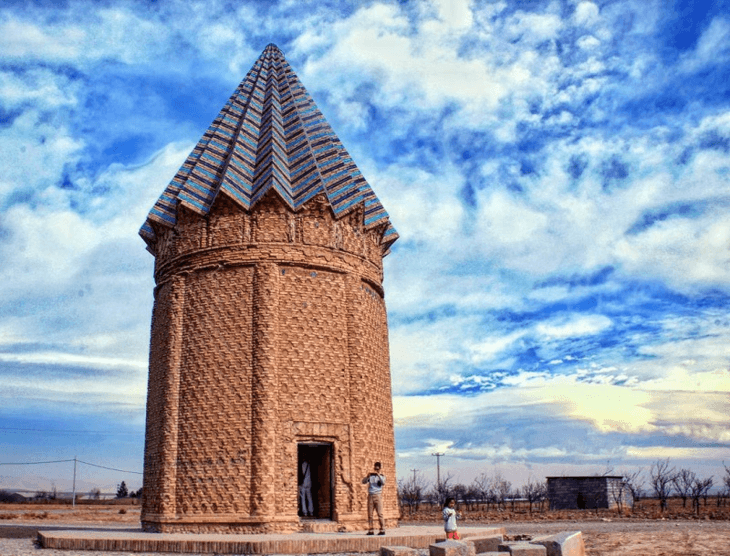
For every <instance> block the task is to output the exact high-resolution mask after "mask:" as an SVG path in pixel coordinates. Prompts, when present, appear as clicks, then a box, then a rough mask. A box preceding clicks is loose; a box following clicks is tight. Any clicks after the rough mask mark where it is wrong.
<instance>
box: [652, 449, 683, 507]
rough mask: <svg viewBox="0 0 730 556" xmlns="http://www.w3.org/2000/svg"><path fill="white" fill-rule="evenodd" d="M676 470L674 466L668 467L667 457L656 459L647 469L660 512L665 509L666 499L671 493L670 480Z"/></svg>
mask: <svg viewBox="0 0 730 556" xmlns="http://www.w3.org/2000/svg"><path fill="white" fill-rule="evenodd" d="M675 474H676V471H675V469H674V467H672V468H670V467H669V458H667V459H665V460H657V461H656V462H654V463H653V464H652V465H651V468H650V469H649V476H650V478H651V487H652V489H653V490H654V494H655V495H656V497H657V498H658V499H659V508H660V509H661V511H662V513H663V512H664V510H666V509H667V499H668V498H669V495H670V494H671V493H672V480H673V479H674V476H675Z"/></svg>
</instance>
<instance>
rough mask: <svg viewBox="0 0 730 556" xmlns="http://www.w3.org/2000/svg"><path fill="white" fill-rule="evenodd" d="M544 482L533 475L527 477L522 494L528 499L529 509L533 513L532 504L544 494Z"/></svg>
mask: <svg viewBox="0 0 730 556" xmlns="http://www.w3.org/2000/svg"><path fill="white" fill-rule="evenodd" d="M542 485H543V483H540V482H538V481H535V480H534V479H533V478H532V476H530V477H529V478H528V479H527V484H525V485H524V486H523V487H522V496H523V497H524V498H526V499H527V503H528V504H529V508H530V509H529V511H530V514H532V505H533V504H534V503H535V502H538V501H539V500H540V497H541V496H542V494H543V488H542Z"/></svg>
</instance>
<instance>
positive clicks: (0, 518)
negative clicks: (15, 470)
mask: <svg viewBox="0 0 730 556" xmlns="http://www.w3.org/2000/svg"><path fill="white" fill-rule="evenodd" d="M679 506H680V507H681V501H680V502H679ZM675 509H676V508H675ZM650 510H651V508H650V507H648V506H647V508H645V509H644V510H641V508H639V511H637V512H636V514H635V515H631V514H629V515H623V516H618V515H617V514H616V512H608V511H600V512H599V513H598V514H596V513H595V512H594V511H587V510H586V511H582V512H579V511H576V512H535V513H533V514H532V515H530V514H529V513H528V512H525V514H523V513H521V512H519V511H518V512H496V511H495V512H493V513H492V512H491V511H488V512H487V511H481V512H478V511H475V512H468V511H465V512H464V513H465V516H464V517H465V519H464V521H463V522H462V524H463V526H469V525H490V526H503V527H505V529H506V530H507V533H508V535H538V534H549V533H556V532H560V531H582V532H583V538H584V541H585V545H586V552H587V554H588V556H695V555H696V556H730V519H727V518H725V519H723V518H724V517H725V516H724V515H721V514H717V515H714V516H712V517H711V516H710V513H709V512H707V513H705V514H702V515H700V518H699V519H697V518H695V517H693V518H692V519H687V517H686V516H685V515H683V512H682V511H680V510H679V509H677V511H674V512H672V511H670V512H668V513H666V514H665V518H664V519H661V517H659V518H655V519H647V518H646V515H647V514H649V513H651V511H650ZM670 510H671V508H670ZM139 512H140V510H139V506H118V505H117V506H112V505H93V506H92V505H83V506H77V507H76V508H71V507H70V506H68V505H46V504H44V505H28V504H23V505H14V504H0V553H1V554H9V553H10V552H8V551H7V550H5V549H3V541H4V539H22V538H27V541H25V542H26V543H27V544H28V546H29V547H31V546H32V540H31V538H32V537H35V531H37V530H38V529H39V528H48V527H58V526H59V525H61V526H73V525H78V526H91V525H96V524H98V525H103V526H109V527H136V526H138V524H139ZM657 515H658V514H657ZM404 517H407V516H404ZM415 517H416V519H404V521H403V523H404V524H406V523H409V524H423V525H425V524H438V523H439V520H438V519H437V516H436V515H434V513H433V511H429V510H426V511H422V512H419V515H418V516H415ZM667 517H668V518H669V519H667ZM7 542H8V543H10V542H19V541H17V540H15V541H10V540H9V541H7ZM45 552H47V551H43V550H39V549H34V550H32V551H31V552H22V554H26V553H37V554H38V555H39V556H43V555H44V553H45ZM54 552H55V551H54ZM14 553H15V552H14ZM17 554H21V552H17ZM85 554H86V555H87V556H94V555H95V554H96V553H91V552H86V553H85ZM98 554H100V555H101V554H104V553H98Z"/></svg>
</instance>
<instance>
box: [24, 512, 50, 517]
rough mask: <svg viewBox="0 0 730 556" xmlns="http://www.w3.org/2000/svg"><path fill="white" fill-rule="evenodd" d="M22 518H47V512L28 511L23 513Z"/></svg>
mask: <svg viewBox="0 0 730 556" xmlns="http://www.w3.org/2000/svg"><path fill="white" fill-rule="evenodd" d="M22 517H23V519H46V518H48V512H28V513H26V514H23V516H22Z"/></svg>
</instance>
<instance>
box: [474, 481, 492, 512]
mask: <svg viewBox="0 0 730 556" xmlns="http://www.w3.org/2000/svg"><path fill="white" fill-rule="evenodd" d="M472 488H473V489H474V492H475V493H476V495H477V500H478V501H479V502H481V503H482V504H484V506H485V509H489V502H490V500H491V493H492V479H490V478H489V477H488V476H487V474H486V473H482V474H481V475H479V476H478V477H477V478H476V479H474V482H473V483H472Z"/></svg>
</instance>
